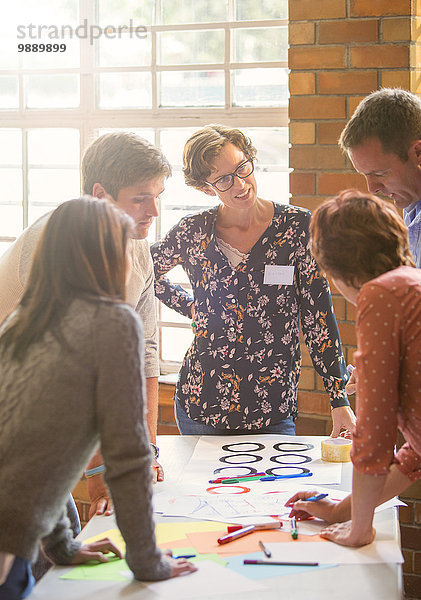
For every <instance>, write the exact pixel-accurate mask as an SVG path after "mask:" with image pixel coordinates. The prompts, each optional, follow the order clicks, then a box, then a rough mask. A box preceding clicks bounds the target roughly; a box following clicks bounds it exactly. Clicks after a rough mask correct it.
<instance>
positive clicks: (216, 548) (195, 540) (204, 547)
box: [187, 530, 326, 556]
mask: <svg viewBox="0 0 421 600" xmlns="http://www.w3.org/2000/svg"><path fill="white" fill-rule="evenodd" d="M226 533H227V532H226V530H225V531H208V532H205V531H204V532H199V533H188V534H187V538H188V539H189V544H187V545H189V546H193V547H194V548H196V551H197V552H198V553H199V554H213V553H216V554H224V555H225V556H228V555H230V556H234V555H236V554H249V553H250V552H257V551H258V550H260V548H259V540H262V542H264V543H278V542H291V543H294V540H293V539H292V538H291V534H290V533H289V532H287V531H279V530H275V531H273V530H272V531H255V532H254V533H250V534H249V535H245V536H244V537H242V538H239V539H238V540H234V541H232V542H229V543H228V544H221V545H220V544H218V542H217V539H218V538H219V537H222V536H223V535H226ZM299 540H300V542H323V541H326V540H323V539H322V538H321V537H320V536H319V535H303V536H301V537H299Z"/></svg>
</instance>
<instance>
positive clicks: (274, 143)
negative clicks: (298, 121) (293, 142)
mask: <svg viewBox="0 0 421 600" xmlns="http://www.w3.org/2000/svg"><path fill="white" fill-rule="evenodd" d="M242 131H243V132H244V133H245V134H246V135H247V136H248V137H249V138H250V139H251V141H252V142H253V146H254V147H255V148H256V150H257V162H256V169H264V168H265V167H266V166H267V165H275V166H277V167H278V168H279V167H281V168H282V169H288V151H289V147H288V128H287V127H278V128H276V127H259V128H253V127H249V128H248V127H244V128H242Z"/></svg>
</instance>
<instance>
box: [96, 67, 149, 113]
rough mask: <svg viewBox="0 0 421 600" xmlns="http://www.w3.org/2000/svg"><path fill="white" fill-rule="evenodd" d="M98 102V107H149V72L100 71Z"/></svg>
mask: <svg viewBox="0 0 421 600" xmlns="http://www.w3.org/2000/svg"><path fill="white" fill-rule="evenodd" d="M98 104H99V107H100V108H151V107H152V79H151V74H150V73H101V74H100V75H99V102H98Z"/></svg>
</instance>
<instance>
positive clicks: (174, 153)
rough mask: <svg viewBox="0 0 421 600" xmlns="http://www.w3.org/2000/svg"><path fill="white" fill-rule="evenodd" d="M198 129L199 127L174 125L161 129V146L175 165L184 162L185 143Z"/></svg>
mask: <svg viewBox="0 0 421 600" xmlns="http://www.w3.org/2000/svg"><path fill="white" fill-rule="evenodd" d="M197 129H198V127H185V128H184V127H183V128H181V127H173V128H171V129H162V130H161V131H160V136H159V140H160V147H161V148H162V151H163V153H164V154H165V156H166V157H167V158H168V160H169V161H170V163H171V164H172V165H173V166H175V165H179V166H181V165H182V164H183V149H184V144H185V143H186V142H187V140H188V138H189V137H190V136H191V135H192V133H194V132H195V131H197Z"/></svg>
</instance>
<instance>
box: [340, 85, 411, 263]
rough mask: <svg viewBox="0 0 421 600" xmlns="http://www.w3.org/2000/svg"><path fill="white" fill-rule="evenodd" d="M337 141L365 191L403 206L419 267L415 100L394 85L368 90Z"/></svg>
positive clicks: (408, 93)
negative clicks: (367, 94)
mask: <svg viewBox="0 0 421 600" xmlns="http://www.w3.org/2000/svg"><path fill="white" fill-rule="evenodd" d="M339 145H340V147H341V148H342V150H343V151H344V152H346V153H347V154H348V156H349V158H350V160H351V162H352V164H353V165H354V168H355V169H356V171H358V172H359V173H362V174H363V175H364V176H365V178H366V180H367V186H368V189H369V190H370V192H372V193H373V194H381V195H383V196H389V197H390V198H391V199H392V200H393V201H394V203H395V204H396V206H397V207H398V208H401V209H403V218H404V221H405V224H406V226H407V227H408V234H409V244H410V248H411V252H412V254H413V256H414V258H415V263H416V266H417V267H419V268H421V100H420V99H419V98H418V97H417V96H415V95H414V94H411V93H410V92H408V91H406V90H401V89H398V88H394V89H388V88H384V89H381V90H378V91H376V92H373V93H372V94H370V95H369V96H367V97H366V98H364V100H362V102H361V103H360V104H359V106H358V107H357V109H356V111H355V113H354V114H353V116H352V117H351V119H350V121H349V122H348V124H347V125H346V127H345V129H344V130H343V131H342V133H341V136H340V138H339Z"/></svg>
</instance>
